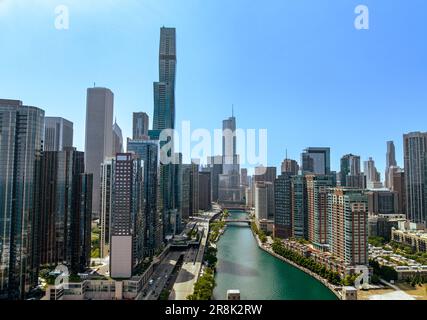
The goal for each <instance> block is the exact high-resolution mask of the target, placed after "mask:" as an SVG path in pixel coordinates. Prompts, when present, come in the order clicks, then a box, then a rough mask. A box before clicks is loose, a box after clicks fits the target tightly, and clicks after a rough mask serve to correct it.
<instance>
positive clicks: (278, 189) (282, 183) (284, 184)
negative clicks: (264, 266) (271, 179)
mask: <svg viewBox="0 0 427 320" xmlns="http://www.w3.org/2000/svg"><path fill="white" fill-rule="evenodd" d="M274 201H275V213H274V229H273V230H274V237H278V238H282V239H287V238H291V237H292V178H291V173H282V174H281V175H280V176H279V177H278V178H277V179H276V181H275V183H274Z"/></svg>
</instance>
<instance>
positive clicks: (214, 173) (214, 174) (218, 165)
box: [208, 156, 223, 202]
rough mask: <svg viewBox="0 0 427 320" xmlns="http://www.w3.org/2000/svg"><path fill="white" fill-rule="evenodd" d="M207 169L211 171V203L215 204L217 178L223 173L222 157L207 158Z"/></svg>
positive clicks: (217, 188)
mask: <svg viewBox="0 0 427 320" xmlns="http://www.w3.org/2000/svg"><path fill="white" fill-rule="evenodd" d="M208 167H209V169H210V171H211V184H212V187H211V190H212V201H213V202H217V201H218V199H219V176H220V175H221V174H222V173H223V170H222V157H221V156H214V157H209V158H208Z"/></svg>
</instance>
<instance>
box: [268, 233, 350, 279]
mask: <svg viewBox="0 0 427 320" xmlns="http://www.w3.org/2000/svg"><path fill="white" fill-rule="evenodd" d="M272 249H273V251H274V252H275V253H276V254H278V255H280V256H282V257H283V258H285V259H288V260H290V261H292V262H294V263H296V264H297V265H299V266H301V267H304V268H306V269H308V270H310V271H311V272H314V273H315V274H318V275H319V276H321V277H322V278H324V279H326V280H328V281H329V282H330V283H332V284H333V285H337V286H338V285H341V284H343V282H344V281H345V282H346V283H348V284H347V285H351V284H352V283H350V282H353V283H354V279H350V278H345V279H343V280H342V279H341V277H340V275H339V273H338V272H335V271H332V270H329V269H328V268H326V267H325V266H323V265H321V264H320V263H317V262H315V261H314V260H313V259H311V258H307V257H304V256H302V255H301V254H299V253H297V252H295V251H293V250H290V249H287V248H286V247H285V246H284V245H283V244H282V243H281V242H280V240H275V241H274V243H273V246H272Z"/></svg>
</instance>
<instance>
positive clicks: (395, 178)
mask: <svg viewBox="0 0 427 320" xmlns="http://www.w3.org/2000/svg"><path fill="white" fill-rule="evenodd" d="M389 175H390V185H391V191H395V192H397V195H398V197H399V200H398V201H399V213H401V214H406V185H405V171H404V170H403V169H401V168H399V167H390V171H389Z"/></svg>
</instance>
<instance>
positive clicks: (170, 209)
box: [151, 27, 178, 239]
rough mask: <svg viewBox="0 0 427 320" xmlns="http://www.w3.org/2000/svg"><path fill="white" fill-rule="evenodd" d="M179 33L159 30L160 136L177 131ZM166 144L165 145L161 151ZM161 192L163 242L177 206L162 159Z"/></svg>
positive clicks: (169, 168)
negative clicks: (177, 47)
mask: <svg viewBox="0 0 427 320" xmlns="http://www.w3.org/2000/svg"><path fill="white" fill-rule="evenodd" d="M176 64H177V59H176V30H175V28H165V27H163V28H161V29H160V47H159V81H158V82H155V83H154V85H153V86H154V119H153V130H152V131H151V132H152V133H155V134H156V136H160V134H161V132H162V131H163V130H171V129H175V82H176ZM170 139H172V140H171V141H168V142H170V143H171V145H172V146H171V150H170V152H169V153H168V156H170V157H172V156H173V155H174V145H173V137H171V138H170ZM166 143H167V142H166V141H162V142H161V144H160V148H162V147H163V146H164V145H165V144H166ZM160 162H161V163H162V166H161V168H160V190H161V199H162V210H163V213H162V222H163V226H162V230H163V238H164V239H165V238H166V237H167V236H168V235H170V234H172V233H173V230H175V227H174V226H173V224H174V221H175V218H174V215H176V210H177V206H178V204H177V203H176V201H175V200H176V197H175V196H174V186H175V181H174V180H175V178H176V175H175V169H174V167H173V164H166V163H164V159H162V158H161V159H160Z"/></svg>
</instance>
